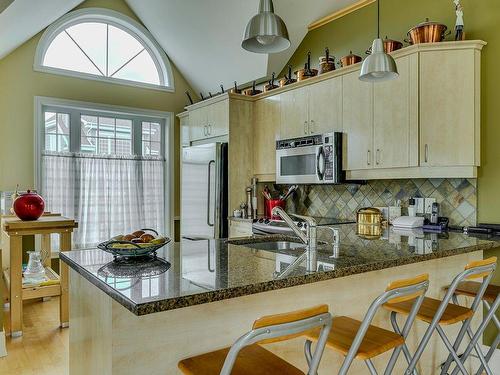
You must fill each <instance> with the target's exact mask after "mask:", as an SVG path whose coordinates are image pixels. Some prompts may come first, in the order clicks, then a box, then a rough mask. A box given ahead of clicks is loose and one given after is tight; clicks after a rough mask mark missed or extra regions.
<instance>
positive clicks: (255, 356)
mask: <svg viewBox="0 0 500 375" xmlns="http://www.w3.org/2000/svg"><path fill="white" fill-rule="evenodd" d="M331 324H332V316H331V314H330V313H329V312H328V306H327V305H320V306H316V307H312V308H309V309H304V310H299V311H294V312H290V313H285V314H278V315H270V316H265V317H262V318H260V319H258V320H256V321H255V322H254V324H253V327H252V330H251V331H250V332H248V333H246V334H245V335H243V336H241V337H240V338H239V339H238V340H236V342H235V343H234V344H233V345H232V346H231V347H230V348H224V349H220V350H216V351H213V352H210V353H205V354H201V355H198V356H195V357H191V358H187V359H183V360H182V361H180V362H179V365H178V366H179V369H180V370H181V371H182V372H183V373H184V374H188V375H219V374H220V375H230V374H231V375H269V374H283V375H298V374H301V375H304V373H303V372H302V371H301V370H299V369H298V368H296V367H295V366H293V365H291V364H290V363H288V362H287V361H285V360H284V359H281V358H280V357H278V356H277V355H275V354H273V353H271V352H270V351H268V350H266V349H264V348H263V347H261V346H260V345H259V344H268V343H273V342H279V341H285V340H290V339H293V338H296V337H300V336H302V335H303V334H304V332H306V331H309V330H312V329H317V330H318V331H319V332H320V334H319V340H318V346H317V347H316V350H315V351H314V355H313V356H312V360H311V362H310V363H309V371H308V372H307V374H308V375H316V373H317V371H318V366H319V362H320V360H321V356H322V355H323V351H324V349H325V342H326V339H327V337H328V332H329V331H330V328H331Z"/></svg>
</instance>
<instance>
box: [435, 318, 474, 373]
mask: <svg viewBox="0 0 500 375" xmlns="http://www.w3.org/2000/svg"><path fill="white" fill-rule="evenodd" d="M470 322H471V319H470V318H469V319H467V320H465V321H464V322H463V323H462V327H461V328H460V331H458V335H457V338H456V339H455V342H454V343H453V353H455V354H456V352H457V350H458V349H459V348H460V344H461V343H462V340H463V339H464V337H465V334H466V333H467V330H468V328H469V325H470ZM439 328H440V329H441V327H439ZM441 331H442V329H441ZM442 332H443V333H444V331H442ZM453 359H454V356H453V354H452V352H451V351H450V354H449V355H448V358H447V359H446V362H445V364H444V365H443V367H442V368H441V375H446V374H447V373H448V369H449V368H450V365H451V363H452V362H453Z"/></svg>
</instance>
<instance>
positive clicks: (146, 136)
mask: <svg viewBox="0 0 500 375" xmlns="http://www.w3.org/2000/svg"><path fill="white" fill-rule="evenodd" d="M142 140H143V141H149V140H151V123H149V122H143V123H142Z"/></svg>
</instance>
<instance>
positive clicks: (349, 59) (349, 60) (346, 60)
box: [340, 51, 363, 68]
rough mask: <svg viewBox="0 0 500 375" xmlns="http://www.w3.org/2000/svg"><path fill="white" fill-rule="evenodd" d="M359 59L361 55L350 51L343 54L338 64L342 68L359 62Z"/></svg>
mask: <svg viewBox="0 0 500 375" xmlns="http://www.w3.org/2000/svg"><path fill="white" fill-rule="evenodd" d="M361 60H363V58H362V57H361V56H358V55H354V54H353V53H352V51H350V52H349V55H347V56H344V57H342V58H341V59H340V66H341V67H342V68H345V67H346V66H349V65H353V64H357V63H359V62H361Z"/></svg>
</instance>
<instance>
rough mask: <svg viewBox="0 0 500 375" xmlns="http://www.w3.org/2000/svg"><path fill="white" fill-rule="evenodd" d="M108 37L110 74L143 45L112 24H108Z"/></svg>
mask: <svg viewBox="0 0 500 375" xmlns="http://www.w3.org/2000/svg"><path fill="white" fill-rule="evenodd" d="M108 38H109V39H108V40H109V44H108V45H109V47H108V59H109V62H108V75H109V76H111V75H113V73H115V72H116V71H117V70H118V69H120V67H121V66H122V65H123V64H125V63H126V62H127V61H128V60H130V59H131V58H132V57H134V56H135V55H136V54H138V53H139V52H140V51H141V50H142V49H143V48H144V47H143V46H142V44H141V43H139V41H138V40H137V39H135V38H134V37H133V36H132V35H130V34H129V33H127V32H125V31H123V30H122V29H119V28H117V27H115V26H112V25H109V36H108ZM155 70H156V68H155Z"/></svg>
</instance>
